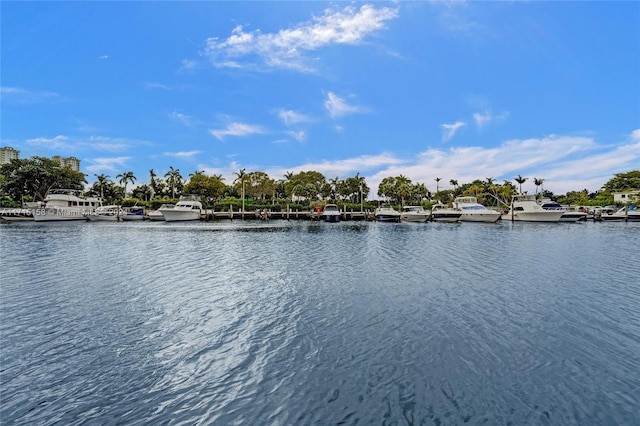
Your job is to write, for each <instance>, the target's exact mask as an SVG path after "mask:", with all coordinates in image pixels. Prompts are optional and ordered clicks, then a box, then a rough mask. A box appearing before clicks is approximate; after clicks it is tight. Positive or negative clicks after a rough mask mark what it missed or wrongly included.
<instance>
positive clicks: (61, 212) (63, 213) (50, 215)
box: [33, 206, 93, 222]
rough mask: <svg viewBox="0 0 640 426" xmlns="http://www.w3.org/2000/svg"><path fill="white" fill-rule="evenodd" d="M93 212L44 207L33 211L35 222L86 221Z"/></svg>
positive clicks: (80, 209) (69, 208)
mask: <svg viewBox="0 0 640 426" xmlns="http://www.w3.org/2000/svg"><path fill="white" fill-rule="evenodd" d="M92 212H93V211H92V210H90V209H82V208H73V207H57V206H56V207H44V208H41V209H35V210H34V211H33V218H34V220H35V221H36V222H67V221H72V220H87V217H88V216H89V215H90V214H91V213H92Z"/></svg>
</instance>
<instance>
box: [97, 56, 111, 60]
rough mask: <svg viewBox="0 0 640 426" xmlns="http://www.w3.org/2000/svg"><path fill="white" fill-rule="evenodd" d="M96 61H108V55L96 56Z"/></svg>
mask: <svg viewBox="0 0 640 426" xmlns="http://www.w3.org/2000/svg"><path fill="white" fill-rule="evenodd" d="M98 59H102V60H104V59H109V55H100V56H98Z"/></svg>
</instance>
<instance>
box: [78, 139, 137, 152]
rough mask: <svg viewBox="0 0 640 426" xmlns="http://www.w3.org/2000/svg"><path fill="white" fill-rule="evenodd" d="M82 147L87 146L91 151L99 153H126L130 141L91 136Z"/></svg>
mask: <svg viewBox="0 0 640 426" xmlns="http://www.w3.org/2000/svg"><path fill="white" fill-rule="evenodd" d="M80 144H81V145H87V146H89V147H90V148H91V149H95V150H98V151H108V152H118V151H124V150H126V149H127V148H129V146H130V141H127V140H125V139H121V138H110V137H106V136H90V137H89V139H88V140H87V141H85V142H81V143H80Z"/></svg>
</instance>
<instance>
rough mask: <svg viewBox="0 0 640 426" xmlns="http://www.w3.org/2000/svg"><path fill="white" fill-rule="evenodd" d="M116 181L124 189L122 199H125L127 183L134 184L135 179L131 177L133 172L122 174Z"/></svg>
mask: <svg viewBox="0 0 640 426" xmlns="http://www.w3.org/2000/svg"><path fill="white" fill-rule="evenodd" d="M116 179H120V180H119V181H118V182H120V185H122V186H123V187H124V197H125V198H127V183H129V182H131V184H134V183H136V177H135V176H134V175H133V172H124V173H120V174H119V175H118V176H116Z"/></svg>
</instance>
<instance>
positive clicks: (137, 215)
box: [120, 206, 146, 222]
mask: <svg viewBox="0 0 640 426" xmlns="http://www.w3.org/2000/svg"><path fill="white" fill-rule="evenodd" d="M122 210H123V211H122V214H121V215H120V220H122V221H124V222H129V221H134V220H143V219H144V214H145V212H146V209H145V207H144V206H132V207H125V208H124V209H122Z"/></svg>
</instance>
